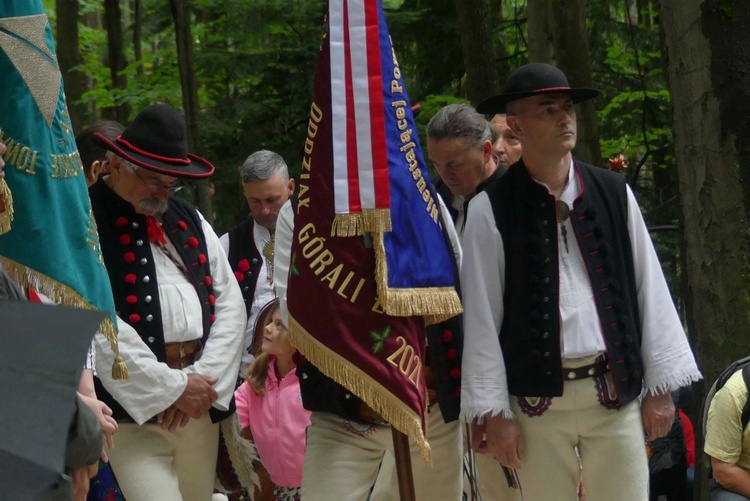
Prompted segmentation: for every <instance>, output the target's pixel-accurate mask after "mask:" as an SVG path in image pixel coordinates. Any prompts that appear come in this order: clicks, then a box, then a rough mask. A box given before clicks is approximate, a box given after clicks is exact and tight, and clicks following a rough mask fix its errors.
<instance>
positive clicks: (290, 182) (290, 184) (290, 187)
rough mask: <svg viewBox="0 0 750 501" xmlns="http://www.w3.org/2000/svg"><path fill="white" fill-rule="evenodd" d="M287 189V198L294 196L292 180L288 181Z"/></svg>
mask: <svg viewBox="0 0 750 501" xmlns="http://www.w3.org/2000/svg"><path fill="white" fill-rule="evenodd" d="M286 187H287V188H289V196H290V197H291V196H292V195H294V179H291V178H290V179H289V183H288V184H287V185H286Z"/></svg>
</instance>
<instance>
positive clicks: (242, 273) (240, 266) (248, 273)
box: [228, 218, 263, 318]
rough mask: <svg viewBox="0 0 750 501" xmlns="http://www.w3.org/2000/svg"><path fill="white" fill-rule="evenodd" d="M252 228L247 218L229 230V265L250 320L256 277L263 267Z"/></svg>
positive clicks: (250, 219)
mask: <svg viewBox="0 0 750 501" xmlns="http://www.w3.org/2000/svg"><path fill="white" fill-rule="evenodd" d="M254 228H255V222H254V221H253V219H252V218H248V219H247V220H246V221H244V222H243V223H241V224H239V225H237V226H235V227H234V228H232V229H231V230H229V256H228V259H229V265H230V266H231V267H232V271H234V277H235V278H236V279H237V283H238V284H239V286H240V290H241V291H242V298H243V299H244V300H245V311H246V312H247V318H250V310H251V309H252V306H253V297H255V286H256V285H257V284H258V277H259V276H260V274H261V272H262V270H261V268H262V266H263V259H261V255H260V251H259V250H258V248H257V247H256V245H255V237H254V235H253V229H254Z"/></svg>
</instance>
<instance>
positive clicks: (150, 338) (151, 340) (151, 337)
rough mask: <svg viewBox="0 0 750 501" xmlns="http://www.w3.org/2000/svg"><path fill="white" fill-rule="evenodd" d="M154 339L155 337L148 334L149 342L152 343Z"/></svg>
mask: <svg viewBox="0 0 750 501" xmlns="http://www.w3.org/2000/svg"><path fill="white" fill-rule="evenodd" d="M154 341H156V338H154V336H149V337H148V342H149V343H153V342H154Z"/></svg>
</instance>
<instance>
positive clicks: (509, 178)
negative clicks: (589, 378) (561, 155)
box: [486, 162, 643, 406]
mask: <svg viewBox="0 0 750 501" xmlns="http://www.w3.org/2000/svg"><path fill="white" fill-rule="evenodd" d="M576 173H577V176H578V179H579V180H580V181H581V184H582V190H581V195H580V196H579V197H578V198H577V199H576V200H575V202H574V204H573V210H572V211H571V212H570V216H569V217H570V221H571V225H572V227H573V233H574V238H576V240H577V242H578V245H579V246H580V249H581V253H582V255H583V261H584V263H585V265H586V270H587V272H588V276H589V280H590V282H591V286H592V289H593V293H594V302H595V304H596V310H597V312H598V314H599V319H600V322H601V327H602V332H603V334H604V341H605V343H606V346H607V352H608V355H609V360H610V365H611V368H612V371H613V379H614V383H615V390H616V393H617V400H618V402H619V404H620V406H623V405H625V404H627V403H628V402H630V401H631V400H633V399H634V398H636V397H637V396H638V395H639V393H640V391H641V384H642V378H643V363H642V360H641V356H640V345H641V332H640V321H639V319H640V317H639V315H638V303H637V290H636V287H635V278H634V267H633V256H632V247H631V244H630V236H629V234H628V226H627V223H628V215H627V207H628V202H627V192H626V185H625V179H624V177H623V176H621V175H618V174H615V173H612V172H609V171H607V170H604V169H600V168H597V167H593V166H590V165H587V164H584V163H581V162H576ZM486 191H487V194H488V195H489V198H490V202H491V204H492V210H493V213H494V216H495V221H496V223H497V228H498V230H499V231H500V234H501V235H502V238H503V247H504V251H505V288H504V290H505V296H504V298H503V301H504V309H505V313H504V318H503V324H502V327H501V330H500V333H499V335H500V344H501V346H502V349H503V358H504V360H505V366H506V373H507V379H508V389H509V391H510V393H511V394H513V395H519V396H560V395H562V391H563V375H562V370H563V369H562V361H561V351H560V336H561V332H560V315H559V287H560V279H559V268H558V241H557V217H556V216H557V215H556V203H555V198H554V196H553V195H551V194H549V193H548V191H547V189H546V188H545V187H544V186H541V185H540V184H538V183H536V182H535V181H534V180H533V179H532V178H531V177H530V175H529V174H528V171H527V170H526V168H525V166H524V165H523V162H518V163H517V164H514V165H513V166H512V167H511V168H510V169H509V170H508V172H507V173H506V174H505V175H504V176H503V177H502V179H500V180H499V181H498V182H497V183H495V184H493V185H492V186H490V187H489V188H488V189H487V190H486ZM571 236H572V235H571Z"/></svg>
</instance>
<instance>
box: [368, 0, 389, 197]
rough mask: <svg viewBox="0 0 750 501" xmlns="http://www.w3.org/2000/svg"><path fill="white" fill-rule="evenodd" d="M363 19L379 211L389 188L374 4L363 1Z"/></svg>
mask: <svg viewBox="0 0 750 501" xmlns="http://www.w3.org/2000/svg"><path fill="white" fill-rule="evenodd" d="M365 19H366V30H367V35H366V36H367V70H368V71H367V73H368V75H369V76H370V77H369V80H370V81H369V90H370V138H371V141H372V143H371V144H372V169H373V175H372V177H373V189H374V192H375V197H374V198H375V200H374V203H375V208H378V209H381V208H389V207H390V196H389V189H390V186H389V179H388V153H387V152H388V150H387V148H386V138H385V118H384V112H383V106H384V104H383V77H384V75H383V71H382V65H381V60H380V58H381V52H380V26H379V25H378V5H377V2H374V1H366V2H365Z"/></svg>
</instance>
